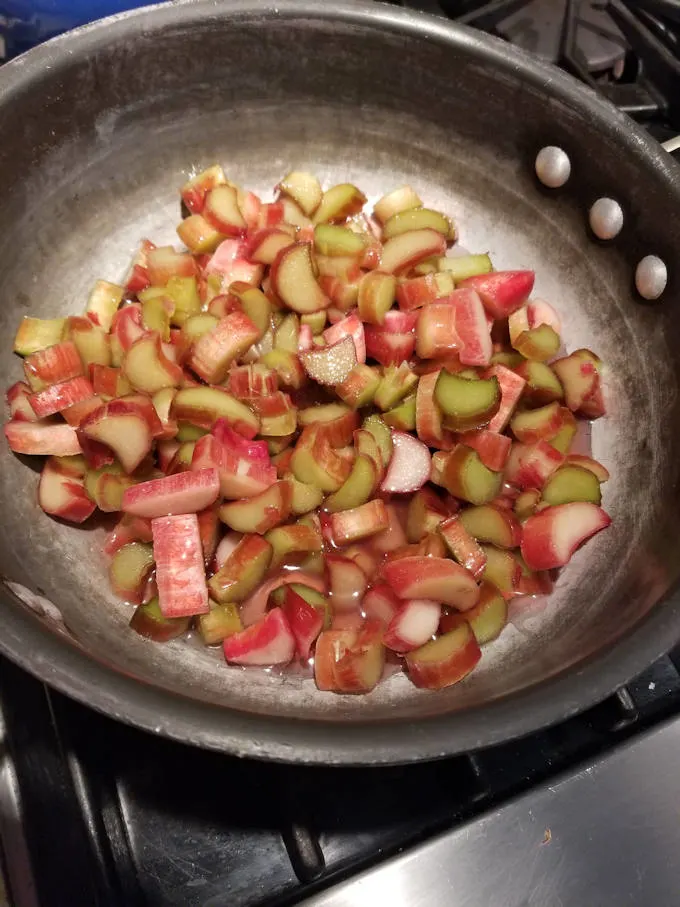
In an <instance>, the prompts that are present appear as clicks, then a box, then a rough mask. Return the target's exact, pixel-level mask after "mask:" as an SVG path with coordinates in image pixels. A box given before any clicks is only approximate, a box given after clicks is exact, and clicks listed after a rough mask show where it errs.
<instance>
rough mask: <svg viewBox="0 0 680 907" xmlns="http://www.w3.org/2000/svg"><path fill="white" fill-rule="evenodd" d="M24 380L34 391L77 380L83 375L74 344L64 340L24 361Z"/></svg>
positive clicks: (81, 364)
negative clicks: (69, 380) (72, 379)
mask: <svg viewBox="0 0 680 907" xmlns="http://www.w3.org/2000/svg"><path fill="white" fill-rule="evenodd" d="M24 373H25V375H26V380H27V381H28V383H29V384H30V386H31V389H32V390H34V391H39V390H42V389H43V388H45V387H49V385H50V384H58V383H59V382H61V381H68V379H69V378H77V377H78V375H82V374H83V363H82V361H81V359H80V356H79V355H78V350H77V349H76V346H75V344H74V343H72V342H71V341H70V340H65V341H64V342H63V343H57V344H55V345H54V346H50V347H48V348H47V349H44V350H39V351H37V352H35V353H32V354H31V355H30V356H27V357H26V359H24Z"/></svg>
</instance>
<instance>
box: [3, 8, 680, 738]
mask: <svg viewBox="0 0 680 907" xmlns="http://www.w3.org/2000/svg"><path fill="white" fill-rule="evenodd" d="M195 6H196V14H195V18H194V19H193V20H192V22H191V27H187V22H188V16H187V17H184V18H182V17H181V16H179V15H172V14H170V13H169V14H168V17H167V19H166V20H163V19H162V18H161V17H160V16H158V17H157V18H156V19H155V20H154V19H151V18H147V19H146V20H145V25H144V27H143V28H129V27H127V26H126V27H123V24H122V23H118V25H115V26H112V27H111V29H110V32H109V34H108V37H107V39H106V41H104V42H103V43H101V44H100V43H99V42H98V41H91V42H90V43H89V44H87V45H86V46H84V47H82V48H81V50H80V51H79V52H78V53H77V54H75V55H74V56H73V57H68V58H65V57H61V56H59V58H57V57H56V50H55V58H54V65H53V67H52V68H51V70H49V71H45V72H43V73H42V74H40V75H38V74H36V75H35V76H34V77H33V78H31V79H30V80H26V82H25V83H23V84H21V85H19V86H18V87H16V88H15V89H14V91H13V92H12V93H11V94H10V97H9V99H8V100H7V101H6V102H4V103H3V105H2V106H1V107H0V119H2V123H3V133H2V134H3V136H4V137H5V139H4V140H3V148H2V149H1V150H0V173H2V177H3V180H2V181H3V185H4V187H5V193H6V198H5V201H4V203H3V206H2V208H0V226H1V228H2V229H0V237H1V240H0V243H1V245H0V260H1V261H2V263H3V267H2V271H1V272H0V294H1V297H2V307H1V308H0V326H1V328H2V330H1V331H0V338H1V339H0V342H1V343H2V355H1V356H0V362H2V367H1V370H0V372H1V378H2V384H3V386H7V385H8V384H9V383H11V382H12V381H14V380H17V379H18V378H19V377H20V376H21V367H20V362H19V361H18V360H17V359H16V357H13V356H12V353H11V345H12V337H13V335H14V331H15V328H16V325H17V323H18V321H19V319H20V318H21V317H22V316H23V315H26V314H29V313H30V314H32V315H36V316H41V317H53V316H58V315H66V314H75V313H80V312H81V311H82V309H83V307H84V303H85V300H86V298H87V293H88V290H89V288H90V287H91V285H92V283H93V282H94V280H95V279H96V278H98V277H103V278H106V279H109V280H113V281H117V280H120V279H122V277H123V275H124V274H125V271H126V269H127V267H128V264H129V262H130V259H131V256H132V255H133V254H134V252H135V250H136V248H137V245H138V242H139V240H140V239H141V238H142V237H148V238H150V239H152V240H153V241H154V242H156V243H161V244H162V243H171V242H173V241H174V242H177V239H176V236H175V233H174V227H175V225H176V223H177V221H178V218H179V203H178V192H177V190H178V187H179V186H180V185H181V184H182V183H183V182H184V181H185V180H186V178H187V176H188V175H189V174H191V173H194V172H196V171H198V170H199V169H201V168H202V167H204V166H207V165H209V164H210V163H213V162H220V163H222V164H223V165H224V167H225V170H226V172H227V175H228V176H229V178H230V179H232V180H234V181H235V182H237V183H239V184H241V185H243V186H245V187H248V188H251V189H253V190H254V191H255V192H257V193H259V194H261V196H262V198H263V199H265V200H270V199H271V198H272V197H273V196H272V190H273V187H274V185H275V184H276V182H277V180H279V179H280V178H281V176H283V174H284V173H285V172H286V171H287V170H289V169H292V168H296V169H309V170H312V171H314V172H315V173H317V174H318V176H319V178H320V179H321V180H322V181H323V184H324V185H325V186H329V185H332V184H334V183H337V182H345V181H350V182H353V183H356V184H357V185H358V186H360V187H361V188H362V189H363V190H364V191H365V192H366V194H367V195H368V196H369V200H370V201H374V200H376V199H377V198H378V197H379V196H380V195H381V194H383V193H384V192H386V191H389V190H390V189H392V188H394V187H395V186H397V185H400V184H403V183H410V184H411V185H413V186H414V187H415V188H416V190H417V191H418V192H419V194H420V195H421V197H422V198H423V200H424V202H425V204H426V205H428V206H431V207H434V208H437V209H440V210H442V211H445V212H447V213H449V214H451V215H452V216H453V218H454V220H455V222H456V224H457V226H458V229H459V234H460V244H461V245H462V246H463V247H465V248H466V249H468V250H470V251H487V250H488V251H489V252H490V254H491V256H492V259H493V261H494V264H495V266H496V268H498V269H502V268H534V269H535V270H536V273H537V279H536V291H535V295H536V296H540V297H544V298H546V299H547V300H549V301H550V302H552V303H553V304H554V305H555V306H556V307H557V308H558V310H559V312H560V314H561V315H562V318H563V325H564V329H563V336H564V338H565V342H566V346H567V348H568V349H569V350H573V349H576V348H578V347H581V346H587V347H592V348H593V349H594V350H595V351H596V352H598V353H599V354H600V355H601V356H602V357H603V359H604V361H605V362H606V364H607V398H608V403H609V410H610V412H609V415H608V417H607V418H606V419H604V420H601V421H600V422H598V423H596V424H595V425H594V427H593V432H592V449H593V454H594V456H596V457H597V458H598V459H600V460H601V461H602V462H603V463H604V464H605V465H606V466H607V467H608V468H609V469H610V471H611V473H612V479H611V481H610V482H609V483H608V484H607V485H606V486H605V494H604V506H605V507H606V508H607V510H608V511H609V513H610V514H611V516H612V518H613V520H614V524H613V527H612V528H611V529H610V530H609V531H608V532H607V533H604V534H602V535H601V536H599V537H598V538H597V539H596V540H594V541H593V542H592V543H590V544H589V545H588V546H587V547H586V548H585V549H583V550H582V551H581V552H579V553H578V554H577V556H576V557H575V558H574V559H573V562H572V563H571V564H570V565H569V567H568V568H567V569H566V570H565V571H564V573H563V575H562V576H561V578H560V580H559V583H558V585H557V588H556V590H555V593H554V594H553V595H552V596H551V597H550V599H549V600H548V601H547V602H534V603H533V604H532V605H531V606H529V607H528V608H527V606H526V605H525V606H523V607H514V608H513V623H512V624H511V625H510V626H509V627H508V628H507V629H506V630H505V632H504V633H503V635H502V637H501V638H500V640H498V641H497V642H496V643H494V644H492V645H491V646H489V647H488V648H487V649H486V650H485V654H484V658H483V660H482V662H481V664H480V666H479V668H478V669H477V671H476V672H475V673H474V675H473V676H472V677H471V678H469V679H468V680H467V681H465V682H464V683H463V684H460V685H459V686H457V687H455V688H452V689H450V690H447V691H444V692H442V693H438V694H429V693H422V692H419V691H417V690H416V689H415V688H414V687H413V686H412V685H411V684H410V683H409V682H408V681H407V680H406V678H405V677H403V676H396V677H393V678H391V679H389V680H388V681H387V682H385V683H384V684H382V685H380V686H379V688H378V689H377V690H376V691H375V692H374V693H372V694H371V695H369V696H364V697H354V698H352V697H337V696H333V695H328V694H324V695H322V694H319V693H318V692H316V690H315V688H314V686H313V683H312V682H311V681H310V680H309V679H306V678H303V677H301V676H295V675H290V674H288V675H285V676H283V677H282V676H280V675H279V674H277V673H276V672H263V671H252V672H249V671H241V670H239V669H226V668H225V666H224V664H223V662H222V658H221V656H220V654H219V651H214V650H206V649H205V648H203V647H202V645H201V644H200V643H199V642H198V641H197V640H195V639H188V640H182V641H176V642H173V643H171V644H168V645H157V644H154V643H151V642H147V641H144V640H142V639H141V638H139V637H138V636H136V635H135V634H134V633H133V632H132V631H129V630H128V628H127V624H128V621H129V619H130V616H131V612H132V609H131V608H130V607H129V606H127V605H124V604H121V603H120V602H118V601H116V600H115V598H114V597H113V596H112V595H111V594H110V593H109V592H108V591H107V582H106V578H105V572H106V563H105V559H104V557H103V555H102V553H101V544H102V539H103V537H104V531H105V528H104V525H103V524H102V523H100V524H98V525H97V526H95V527H94V528H91V529H87V530H82V529H77V528H72V527H68V526H65V525H61V524H59V523H57V522H55V521H52V520H50V519H48V518H47V517H45V516H44V515H43V514H42V513H41V511H40V510H39V508H38V506H37V503H36V485H37V478H38V475H37V472H36V471H35V470H31V469H30V468H27V465H26V463H25V462H21V461H20V460H19V459H17V458H15V457H13V456H12V455H11V454H10V453H9V452H8V451H7V449H6V448H5V446H4V445H2V449H1V451H0V457H1V458H2V465H1V469H0V494H1V495H2V497H1V503H2V509H3V520H2V524H1V525H0V550H1V554H0V571H1V572H2V574H3V575H4V576H5V577H7V578H8V579H9V580H10V581H11V583H12V586H11V588H12V589H13V591H14V592H15V593H18V594H19V597H20V598H21V599H22V600H23V602H24V605H23V606H26V607H33V608H34V609H35V610H37V611H41V610H42V611H43V612H45V611H46V612H47V617H39V616H36V620H44V621H45V623H46V624H47V625H48V626H50V627H54V632H59V629H58V624H56V625H55V623H54V621H53V619H52V617H50V615H52V616H54V615H55V614H57V613H58V614H60V615H61V616H62V618H63V623H64V625H65V626H66V627H67V628H68V631H69V632H70V633H71V634H72V635H73V637H75V639H76V640H77V644H79V645H80V646H82V647H84V648H85V649H86V650H88V651H89V652H90V653H91V655H92V657H93V658H95V659H97V660H99V661H101V662H104V663H106V664H108V665H111V666H113V667H114V668H115V669H116V670H118V671H120V672H122V673H124V674H127V675H132V676H134V677H136V678H138V679H139V680H140V681H142V682H144V683H146V684H151V685H154V686H156V687H160V688H163V689H165V690H168V691H170V692H172V693H178V694H182V695H183V696H187V697H190V698H195V699H197V700H203V701H206V702H211V703H217V704H221V705H224V706H228V707H230V708H234V709H239V710H245V711H250V712H258V713H263V714H276V715H288V716H294V717H297V718H305V719H314V720H316V719H324V720H341V719H351V720H354V721H375V720H381V719H388V718H389V719H390V720H393V719H395V718H402V717H415V716H418V715H430V714H435V713H442V712H455V711H457V710H465V709H470V708H472V707H474V706H477V705H479V704H481V703H484V702H488V701H490V700H495V699H498V698H500V697H504V696H506V695H508V694H509V693H511V692H516V691H520V690H522V689H525V688H527V687H531V686H533V685H535V684H540V683H541V682H542V681H544V680H546V679H547V678H549V677H551V676H554V675H555V674H557V673H559V672H562V671H564V670H566V669H568V668H572V669H575V666H576V665H577V664H578V662H579V661H581V660H582V659H585V658H587V657H589V656H592V655H593V654H594V653H597V652H599V651H600V650H603V649H605V648H607V647H608V646H610V645H611V644H612V642H613V641H614V640H616V639H617V638H618V637H620V636H621V635H623V634H625V633H627V632H628V631H629V630H630V629H631V628H632V627H633V626H634V625H636V624H637V623H638V622H640V621H642V620H643V619H644V617H645V615H646V614H647V612H648V611H649V609H650V608H651V607H652V606H653V605H654V603H655V602H656V601H657V600H658V599H659V598H660V597H661V596H662V595H663V593H664V592H665V591H666V589H667V588H668V587H669V585H670V584H671V583H672V582H673V581H674V580H675V575H676V573H677V570H678V567H677V564H676V563H675V562H674V560H673V558H672V556H671V553H672V552H671V547H670V542H669V539H671V538H672V534H673V532H675V531H677V515H676V508H675V507H674V506H673V505H674V501H673V493H672V492H671V493H669V491H668V489H672V488H674V485H675V483H676V476H677V463H678V462H679V458H678V449H677V448H678V442H677V438H676V437H675V433H674V431H673V426H674V423H675V420H676V419H677V409H678V401H677V396H676V392H675V387H676V368H677V362H676V359H677V354H676V352H675V350H673V349H672V348H671V345H670V343H669V340H668V338H669V337H672V336H673V335H672V333H671V332H672V331H673V330H677V323H676V322H677V311H678V298H677V289H676V287H675V285H674V283H673V281H671V284H670V286H669V289H668V291H667V293H666V295H665V297H664V301H663V302H662V303H660V304H659V305H657V306H656V307H646V306H642V305H640V303H639V301H638V300H636V298H635V296H634V293H633V291H632V273H633V266H634V262H635V261H636V260H637V258H636V256H638V255H639V254H641V252H642V251H645V250H647V247H649V251H659V252H661V253H662V254H665V255H670V254H674V255H675V258H676V260H677V257H678V251H679V250H680V242H678V237H677V233H675V234H673V232H672V231H673V230H675V229H676V228H675V227H674V226H673V224H674V223H675V221H676V219H674V218H673V216H672V208H671V204H670V199H668V198H666V197H665V195H664V187H663V185H662V183H661V180H660V178H659V179H658V180H657V179H656V177H655V176H654V174H653V173H652V172H651V168H650V172H649V173H647V172H646V171H645V170H644V169H641V168H642V164H641V161H640V160H639V159H637V160H636V159H635V157H634V153H633V151H632V150H631V149H630V148H625V149H624V150H622V149H621V148H619V147H617V145H616V143H615V141H614V137H613V135H612V134H605V133H603V132H602V131H601V130H600V127H599V126H598V123H597V122H596V121H595V120H594V119H593V118H592V117H588V116H584V115H583V114H581V113H580V112H578V111H577V110H576V109H575V108H574V107H572V106H570V104H569V103H568V101H567V100H565V99H561V100H560V99H559V98H555V97H553V99H552V100H549V94H548V92H549V89H548V88H547V87H546V86H545V85H541V84H539V82H538V81H536V80H534V82H533V83H532V82H531V81H529V80H527V81H524V82H523V80H522V75H521V73H520V72H519V71H517V70H516V68H515V67H513V66H511V65H510V64H505V65H504V64H503V61H502V59H501V58H500V57H499V58H498V59H495V60H493V61H492V64H491V63H489V62H488V61H485V58H484V54H483V53H482V51H481V50H480V48H479V47H478V46H477V44H476V43H475V41H473V40H470V39H468V38H465V39H461V40H459V41H458V42H454V43H453V44H450V45H447V44H446V43H445V42H443V41H441V40H436V39H435V38H433V39H431V40H428V39H427V37H426V36H424V35H423V33H422V32H420V33H416V32H414V33H413V34H412V35H411V36H410V37H409V38H406V37H404V36H400V35H399V34H398V33H397V32H395V31H391V30H390V29H389V28H380V29H379V28H373V27H371V26H370V25H369V24H365V23H364V24H361V23H360V22H359V20H356V21H355V22H354V23H345V24H342V23H340V22H339V21H338V20H336V19H334V18H333V16H332V15H331V14H329V15H328V16H327V17H325V18H321V17H301V16H295V15H290V16H285V15H283V16H279V17H276V16H271V17H259V16H257V15H243V16H238V15H236V14H235V15H234V16H233V18H232V19H231V20H230V19H229V18H228V16H227V15H226V14H225V12H224V11H226V10H228V9H229V8H230V7H229V5H227V4H225V5H224V7H222V8H221V9H222V12H221V11H220V8H219V7H215V6H214V5H212V9H213V10H216V12H214V13H213V14H210V15H209V14H208V13H207V12H206V9H207V6H203V5H202V4H197V5H195ZM177 9H180V8H179V7H178V8H177ZM130 21H134V20H130ZM58 46H59V45H58V44H57V45H56V48H58ZM498 53H500V52H498ZM553 143H554V144H561V145H563V146H564V147H566V148H567V149H568V150H569V152H570V154H571V156H572V168H573V176H572V179H571V181H570V183H569V184H568V186H567V187H566V188H565V189H564V190H561V191H559V192H553V193H549V192H546V191H544V190H541V189H540V187H539V186H538V184H537V182H536V180H535V177H534V174H533V167H532V162H533V157H534V156H535V154H536V152H537V151H538V150H539V148H540V147H542V146H543V145H545V144H553ZM607 191H609V192H610V193H616V195H615V197H617V198H619V200H620V201H621V202H622V204H623V206H624V210H625V212H626V218H627V220H626V228H625V230H624V236H622V238H621V239H620V240H617V241H615V242H613V243H611V244H609V245H597V244H595V243H594V242H593V240H592V238H591V237H590V235H589V233H588V230H587V227H586V222H587V218H586V212H587V206H588V204H589V203H590V202H591V201H592V200H594V198H595V197H597V195H598V194H606V192H607ZM650 208H653V209H654V213H653V214H652V212H651V211H650ZM669 231H670V232H669ZM676 336H677V335H676ZM36 596H38V598H37V599H36ZM41 598H43V599H46V600H47V601H48V602H50V603H52V605H53V606H54V607H56V609H57V611H56V612H55V611H54V610H53V609H52V608H51V607H50V606H49V605H44V603H43V604H41ZM15 606H17V605H15ZM670 642H672V640H669V643H670ZM94 698H95V699H96V696H95V697H94Z"/></svg>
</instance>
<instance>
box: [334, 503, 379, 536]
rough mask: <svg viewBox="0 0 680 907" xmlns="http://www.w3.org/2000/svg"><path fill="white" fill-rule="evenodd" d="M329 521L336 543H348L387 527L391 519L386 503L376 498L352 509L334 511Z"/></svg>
mask: <svg viewBox="0 0 680 907" xmlns="http://www.w3.org/2000/svg"><path fill="white" fill-rule="evenodd" d="M329 522H330V527H331V534H332V536H333V540H334V541H335V544H336V545H347V544H349V543H350V542H356V541H359V539H364V538H367V537H368V536H371V535H375V534H376V533H377V532H382V531H383V529H387V526H388V523H389V519H388V514H387V511H386V509H385V505H384V503H383V502H382V501H380V500H375V501H369V502H368V503H367V504H362V505H361V506H360V507H354V508H353V509H352V510H343V511H342V512H341V513H333V514H331V516H330V518H329Z"/></svg>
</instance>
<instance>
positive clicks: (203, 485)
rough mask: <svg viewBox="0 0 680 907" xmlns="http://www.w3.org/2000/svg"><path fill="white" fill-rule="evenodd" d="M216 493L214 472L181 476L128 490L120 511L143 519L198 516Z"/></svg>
mask: <svg viewBox="0 0 680 907" xmlns="http://www.w3.org/2000/svg"><path fill="white" fill-rule="evenodd" d="M219 491H220V479H219V475H218V472H217V470H216V469H201V470H199V471H197V472H181V473H177V474H176V475H174V476H165V477H164V478H162V479H152V480H151V481H150V482H142V483H140V484H139V485H133V486H132V487H131V488H128V489H127V490H126V492H125V494H124V495H123V506H122V508H121V509H122V510H123V511H125V513H131V514H133V515H134V516H143V517H147V518H153V517H159V516H166V515H169V514H182V513H198V512H199V511H200V510H204V509H205V508H206V507H209V506H210V504H212V503H213V502H214V501H215V500H216V499H217V496H218V494H219Z"/></svg>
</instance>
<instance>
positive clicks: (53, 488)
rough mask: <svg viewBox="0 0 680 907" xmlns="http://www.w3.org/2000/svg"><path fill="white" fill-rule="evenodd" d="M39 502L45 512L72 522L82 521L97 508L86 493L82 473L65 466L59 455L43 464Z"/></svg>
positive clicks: (39, 486)
mask: <svg viewBox="0 0 680 907" xmlns="http://www.w3.org/2000/svg"><path fill="white" fill-rule="evenodd" d="M38 503H39V504H40V506H41V507H42V509H43V510H44V511H45V513H48V514H50V516H56V517H59V518H60V519H62V520H68V522H70V523H82V522H83V521H84V520H86V519H87V518H88V517H89V516H91V515H92V513H93V512H94V509H95V505H94V504H93V503H92V501H91V500H90V499H89V498H88V496H87V494H86V493H85V487H84V483H83V478H82V475H81V476H78V475H74V474H73V473H72V471H70V470H68V469H66V468H64V466H63V465H62V463H61V462H60V460H59V459H58V458H57V457H51V458H50V459H49V460H48V461H47V463H45V465H44V466H43V471H42V473H41V475H40V483H39V485H38Z"/></svg>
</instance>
